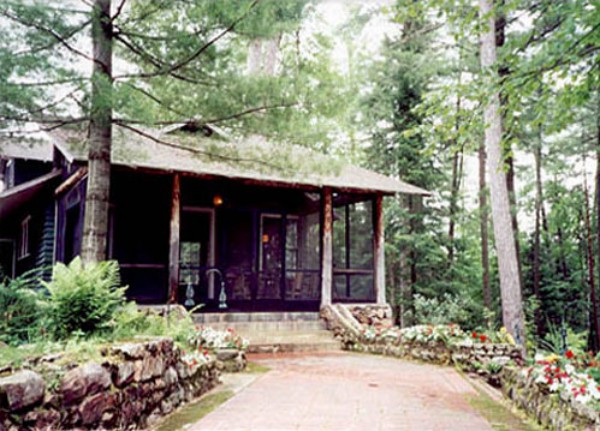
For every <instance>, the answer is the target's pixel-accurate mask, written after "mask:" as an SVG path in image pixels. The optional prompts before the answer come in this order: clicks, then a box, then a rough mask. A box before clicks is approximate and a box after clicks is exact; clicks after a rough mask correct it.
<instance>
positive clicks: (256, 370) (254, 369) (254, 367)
mask: <svg viewBox="0 0 600 431" xmlns="http://www.w3.org/2000/svg"><path fill="white" fill-rule="evenodd" d="M268 371H271V368H269V367H267V366H266V365H262V364H258V363H256V362H248V365H246V369H245V370H244V372H245V373H250V374H260V373H266V372H268Z"/></svg>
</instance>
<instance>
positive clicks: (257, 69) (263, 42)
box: [247, 34, 282, 76]
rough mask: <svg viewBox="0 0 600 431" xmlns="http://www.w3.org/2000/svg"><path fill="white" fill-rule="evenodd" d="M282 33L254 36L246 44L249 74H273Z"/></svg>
mask: <svg viewBox="0 0 600 431" xmlns="http://www.w3.org/2000/svg"><path fill="white" fill-rule="evenodd" d="M281 37H282V35H281V34H279V35H276V36H273V37H272V38H270V39H265V38H256V39H253V40H251V41H250V43H249V45H248V57H247V70H248V73H249V74H250V75H266V76H274V75H275V72H276V68H277V57H278V55H279V51H280V44H281Z"/></svg>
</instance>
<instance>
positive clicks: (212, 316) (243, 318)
mask: <svg viewBox="0 0 600 431" xmlns="http://www.w3.org/2000/svg"><path fill="white" fill-rule="evenodd" d="M194 321H195V322H196V324H199V325H204V326H210V327H211V328H214V329H217V330H226V329H228V328H231V329H233V330H234V331H235V332H237V333H238V334H239V335H241V336H242V337H244V338H247V339H248V340H249V342H250V345H249V347H248V353H282V352H315V351H332V350H340V349H341V345H340V343H339V342H338V341H337V340H335V339H334V338H333V334H332V333H331V332H329V331H327V329H326V326H325V323H324V322H323V321H322V320H321V318H320V316H319V313H308V312H279V313H198V314H195V315H194Z"/></svg>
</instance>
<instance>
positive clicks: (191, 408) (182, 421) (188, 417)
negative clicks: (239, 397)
mask: <svg viewBox="0 0 600 431" xmlns="http://www.w3.org/2000/svg"><path fill="white" fill-rule="evenodd" d="M233 395H234V393H233V391H229V390H226V391H219V392H215V393H213V394H209V395H206V396H205V397H202V398H200V399H199V400H198V401H196V402H193V403H191V404H188V405H186V406H184V407H182V408H181V409H179V410H177V411H175V412H174V413H172V414H170V415H169V416H167V417H166V419H165V420H164V421H163V422H161V423H160V424H159V425H158V426H157V427H156V428H155V429H154V431H178V430H181V429H184V428H185V427H187V426H189V425H190V424H193V423H195V422H198V421H199V420H200V419H202V418H203V417H204V416H206V415H207V414H209V413H210V412H212V411H213V410H215V409H216V408H217V407H219V406H220V405H221V404H223V403H224V402H226V401H227V400H229V399H230V398H231V397H232V396H233Z"/></svg>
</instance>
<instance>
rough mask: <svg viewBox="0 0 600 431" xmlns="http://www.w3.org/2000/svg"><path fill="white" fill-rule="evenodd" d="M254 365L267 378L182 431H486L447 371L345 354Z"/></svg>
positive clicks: (470, 392) (468, 391)
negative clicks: (261, 368) (266, 368)
mask: <svg viewBox="0 0 600 431" xmlns="http://www.w3.org/2000/svg"><path fill="white" fill-rule="evenodd" d="M257 362H260V363H262V364H264V365H267V366H269V367H270V368H271V371H270V372H268V373H266V374H264V375H261V376H260V377H259V378H258V379H257V380H256V381H255V382H254V383H252V384H251V385H250V386H248V387H247V388H245V389H244V390H242V391H241V392H240V393H238V394H237V395H236V396H234V397H233V398H232V399H230V400H229V401H227V402H226V403H224V404H223V405H221V406H220V407H219V408H218V409H216V410H215V411H213V412H212V413H210V414H208V415H207V416H205V417H204V418H203V419H202V420H200V421H199V422H197V423H196V424H194V425H192V426H191V427H190V428H188V430H193V431H208V430H281V431H284V430H286V431H287V430H311V431H312V430H335V431H338V430H340V431H341V430H343V431H346V430H357V431H358V430H361V431H362V430H365V431H371V430H373V431H377V430H415V431H416V430H419V431H430V430H443V431H453V430H458V431H479V430H481V431H484V430H493V428H492V427H491V426H490V424H489V423H488V422H487V421H486V420H485V419H484V418H483V417H481V416H480V415H479V414H478V413H477V412H476V411H475V410H473V409H472V408H471V407H470V405H469V403H468V401H467V398H468V397H469V396H477V392H476V391H475V390H474V389H473V388H472V387H471V386H470V385H469V383H468V382H466V381H465V380H464V379H463V378H462V377H461V376H460V375H459V374H457V373H456V371H454V370H453V369H451V368H443V367H436V366H433V365H424V364H417V363H411V362H405V361H401V360H398V359H394V358H386V357H380V356H370V355H360V354H350V353H330V354H313V355H299V356H288V357H282V358H281V357H280V358H277V359H268V358H263V359H260V360H259V361H257Z"/></svg>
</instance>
